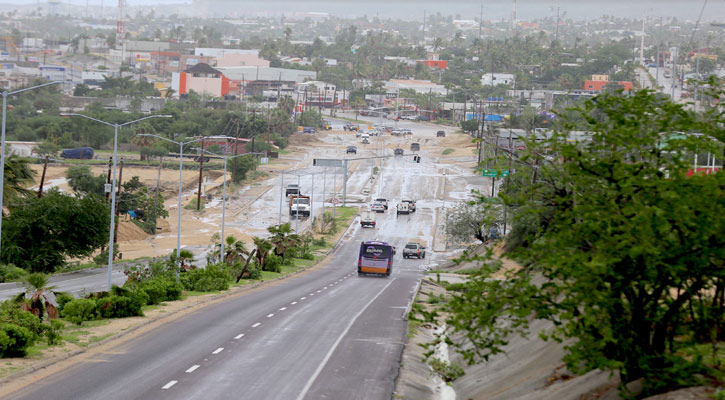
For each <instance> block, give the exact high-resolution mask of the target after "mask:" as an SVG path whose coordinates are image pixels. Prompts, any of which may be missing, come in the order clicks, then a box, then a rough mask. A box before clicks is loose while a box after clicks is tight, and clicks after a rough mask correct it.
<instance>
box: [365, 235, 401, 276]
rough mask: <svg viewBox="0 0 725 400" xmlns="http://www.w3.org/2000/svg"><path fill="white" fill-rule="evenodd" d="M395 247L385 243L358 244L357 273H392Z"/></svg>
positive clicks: (372, 241)
mask: <svg viewBox="0 0 725 400" xmlns="http://www.w3.org/2000/svg"><path fill="white" fill-rule="evenodd" d="M394 255H395V247H393V246H392V245H390V244H389V243H386V242H380V241H377V240H371V241H368V242H362V243H361V244H360V256H359V258H358V260H357V273H358V275H363V274H385V275H386V276H387V275H390V273H391V272H392V271H393V256H394Z"/></svg>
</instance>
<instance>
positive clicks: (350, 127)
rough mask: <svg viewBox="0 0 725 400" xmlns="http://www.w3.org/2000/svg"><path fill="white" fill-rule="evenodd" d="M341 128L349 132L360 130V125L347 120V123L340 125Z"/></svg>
mask: <svg viewBox="0 0 725 400" xmlns="http://www.w3.org/2000/svg"><path fill="white" fill-rule="evenodd" d="M342 129H343V130H345V131H350V132H352V131H355V132H357V131H359V130H360V125H356V124H351V123H349V122H348V123H347V124H345V125H343V126H342Z"/></svg>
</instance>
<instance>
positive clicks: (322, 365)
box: [297, 278, 397, 400]
mask: <svg viewBox="0 0 725 400" xmlns="http://www.w3.org/2000/svg"><path fill="white" fill-rule="evenodd" d="M395 279H397V278H393V279H391V280H390V282H388V284H387V285H385V286H384V287H383V288H382V289H381V290H380V291H379V292H378V294H376V295H375V297H373V298H372V299H370V301H369V302H368V303H367V304H365V307H363V308H362V309H361V310H360V311H358V313H357V314H355V316H354V317H353V318H352V319H351V320H350V322H349V323H348V324H347V327H345V330H344V331H342V333H341V334H340V336H338V338H337V340H335V343H334V344H333V345H332V347H331V348H330V350H329V351H328V352H327V354H326V355H325V358H324V359H323V360H322V362H321V363H320V365H318V366H317V369H316V370H315V373H314V374H312V376H311V377H310V380H308V381H307V384H306V385H305V387H304V388H303V389H302V392H300V394H299V395H298V396H297V400H303V399H304V398H305V396H306V395H307V392H308V391H309V390H310V388H311V387H312V384H313V383H315V379H317V377H318V376H319V375H320V372H322V369H323V368H325V364H327V362H328V361H329V360H330V357H332V353H334V352H335V349H336V348H337V346H338V345H339V344H340V342H341V341H342V339H343V338H344V337H345V335H347V332H349V331H350V328H352V325H353V324H354V323H355V321H357V319H358V317H360V315H362V313H363V312H365V310H367V308H368V307H370V304H373V302H374V301H375V300H376V299H377V298H378V297H379V296H380V295H381V294H383V292H384V291H385V289H387V288H388V287H389V286H390V285H391V284H392V283H393V282H394V281H395Z"/></svg>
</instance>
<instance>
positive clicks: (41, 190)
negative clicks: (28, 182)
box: [38, 156, 49, 198]
mask: <svg viewBox="0 0 725 400" xmlns="http://www.w3.org/2000/svg"><path fill="white" fill-rule="evenodd" d="M48 157H49V156H45V163H43V176H41V177H40V187H39V188H38V198H41V197H43V182H45V171H46V170H47V169H48Z"/></svg>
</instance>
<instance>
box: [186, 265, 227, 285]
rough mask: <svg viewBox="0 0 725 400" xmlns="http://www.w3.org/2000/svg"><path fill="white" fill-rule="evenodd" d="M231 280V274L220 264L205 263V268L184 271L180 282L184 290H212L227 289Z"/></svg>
mask: <svg viewBox="0 0 725 400" xmlns="http://www.w3.org/2000/svg"><path fill="white" fill-rule="evenodd" d="M231 280H232V276H231V274H229V271H227V270H226V269H225V268H224V267H223V266H222V264H207V266H206V268H197V269H194V270H191V271H187V272H186V273H184V275H183V279H182V283H183V284H184V288H185V289H186V290H195V291H198V292H212V291H217V290H226V289H229V282H230V281H231Z"/></svg>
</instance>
